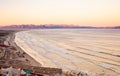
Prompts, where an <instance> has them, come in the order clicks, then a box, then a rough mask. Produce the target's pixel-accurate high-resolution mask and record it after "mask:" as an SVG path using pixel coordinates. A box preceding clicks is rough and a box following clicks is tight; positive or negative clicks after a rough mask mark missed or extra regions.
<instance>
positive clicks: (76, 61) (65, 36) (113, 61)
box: [15, 29, 120, 76]
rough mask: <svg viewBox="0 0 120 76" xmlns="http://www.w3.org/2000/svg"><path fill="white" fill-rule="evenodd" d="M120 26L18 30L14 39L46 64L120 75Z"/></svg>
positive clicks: (69, 69) (74, 69)
mask: <svg viewBox="0 0 120 76" xmlns="http://www.w3.org/2000/svg"><path fill="white" fill-rule="evenodd" d="M119 39H120V30H100V29H98V30H92V29H91V30H88V29H86V30H85V29H84V30H81V29H53V30H51V29H44V30H33V31H24V32H19V33H17V34H16V37H15V42H16V44H17V45H18V46H19V47H21V49H23V50H24V51H25V52H26V53H28V54H29V55H30V56H31V57H32V58H34V59H35V60H36V61H38V62H39V63H41V64H42V66H45V67H57V68H62V69H63V70H65V71H71V70H73V71H75V72H80V71H82V72H87V73H88V74H92V75H96V74H99V75H101V76H107V75H109V76H119V75H120V51H119V50H120V40H119Z"/></svg>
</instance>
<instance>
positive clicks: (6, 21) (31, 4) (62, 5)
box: [0, 0, 120, 27]
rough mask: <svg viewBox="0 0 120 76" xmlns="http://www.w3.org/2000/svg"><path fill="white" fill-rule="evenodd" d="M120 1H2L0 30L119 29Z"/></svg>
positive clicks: (0, 6)
mask: <svg viewBox="0 0 120 76" xmlns="http://www.w3.org/2000/svg"><path fill="white" fill-rule="evenodd" d="M119 20H120V0H104V1H102V0H50V1H49V0H0V26H3V25H21V24H35V25H39V24H67V25H72V24H73V25H80V26H95V27H103V26H105V27H106V26H119V25H120V21H119Z"/></svg>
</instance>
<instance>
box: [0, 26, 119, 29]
mask: <svg viewBox="0 0 120 76" xmlns="http://www.w3.org/2000/svg"><path fill="white" fill-rule="evenodd" d="M56 28H61V29H62V28H76V29H78V28H81V29H85V28H87V29H120V26H115V27H91V26H77V25H9V26H0V29H56Z"/></svg>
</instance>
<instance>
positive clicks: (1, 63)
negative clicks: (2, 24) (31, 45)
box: [0, 30, 62, 76]
mask: <svg viewBox="0 0 120 76" xmlns="http://www.w3.org/2000/svg"><path fill="white" fill-rule="evenodd" d="M17 32H20V31H16V30H14V31H13V30H0V67H7V68H9V67H13V68H20V69H27V70H30V71H31V73H32V74H31V75H32V76H33V75H49V76H55V75H56V74H58V76H61V75H60V74H62V70H61V69H58V68H50V67H42V66H41V64H40V63H38V62H37V61H36V60H35V59H34V58H32V57H31V56H30V55H29V54H28V53H26V52H25V51H24V50H22V49H21V48H20V47H19V46H18V45H17V44H16V43H15V41H14V40H15V34H16V33H17ZM11 71H12V70H11ZM10 73H11V72H10Z"/></svg>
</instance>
